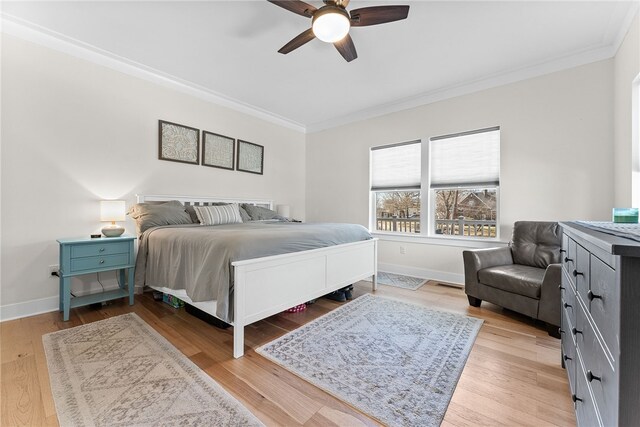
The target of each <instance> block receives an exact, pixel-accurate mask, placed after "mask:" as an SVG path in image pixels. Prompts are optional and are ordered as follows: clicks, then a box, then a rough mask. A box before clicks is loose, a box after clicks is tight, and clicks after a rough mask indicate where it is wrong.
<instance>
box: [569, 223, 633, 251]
mask: <svg viewBox="0 0 640 427" xmlns="http://www.w3.org/2000/svg"><path fill="white" fill-rule="evenodd" d="M560 226H561V227H562V228H563V230H565V232H568V233H569V234H575V235H576V236H578V237H581V238H582V239H584V240H585V241H587V242H589V243H591V244H592V245H594V246H597V247H598V248H600V249H602V250H604V251H606V252H607V253H610V254H612V255H620V256H629V257H640V242H637V241H635V240H631V239H625V238H624V237H618V236H614V235H613V234H607V233H604V232H600V231H597V230H594V229H592V228H588V227H585V226H583V225H580V224H578V223H576V222H561V223H560Z"/></svg>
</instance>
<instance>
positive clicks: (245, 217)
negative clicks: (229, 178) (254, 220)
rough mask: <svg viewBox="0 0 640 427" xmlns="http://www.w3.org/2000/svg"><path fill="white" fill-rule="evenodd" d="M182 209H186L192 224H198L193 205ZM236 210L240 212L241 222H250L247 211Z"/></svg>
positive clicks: (219, 204) (215, 204)
mask: <svg viewBox="0 0 640 427" xmlns="http://www.w3.org/2000/svg"><path fill="white" fill-rule="evenodd" d="M230 204H231V203H223V202H214V203H209V206H224V205H230ZM184 208H185V209H186V211H187V213H188V214H189V216H190V217H191V220H192V221H193V223H194V224H198V223H199V222H200V220H199V219H198V215H196V210H195V208H194V206H193V205H187V206H185V207H184ZM238 210H239V211H240V218H242V222H248V221H251V217H250V216H249V214H248V213H247V211H245V210H244V209H242V206H240V207H239V209H238Z"/></svg>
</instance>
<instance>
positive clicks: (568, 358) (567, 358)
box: [563, 354, 573, 362]
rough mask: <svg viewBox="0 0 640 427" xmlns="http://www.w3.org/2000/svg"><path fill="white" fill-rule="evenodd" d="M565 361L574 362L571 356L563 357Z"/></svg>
mask: <svg viewBox="0 0 640 427" xmlns="http://www.w3.org/2000/svg"><path fill="white" fill-rule="evenodd" d="M563 359H564V361H565V362H566V361H567V360H573V359H572V358H570V357H569V356H567V355H566V354H565V355H564V356H563Z"/></svg>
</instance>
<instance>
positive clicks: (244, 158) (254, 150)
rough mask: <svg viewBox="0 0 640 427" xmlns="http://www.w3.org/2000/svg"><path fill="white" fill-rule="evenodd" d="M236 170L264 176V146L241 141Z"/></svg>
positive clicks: (239, 142)
mask: <svg viewBox="0 0 640 427" xmlns="http://www.w3.org/2000/svg"><path fill="white" fill-rule="evenodd" d="M236 170H239V171H242V172H248V173H255V174H258V175H262V174H263V172H264V146H262V145H258V144H254V143H253V142H249V141H243V140H241V139H239V140H238V155H237V162H236Z"/></svg>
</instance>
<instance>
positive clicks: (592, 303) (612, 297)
mask: <svg viewBox="0 0 640 427" xmlns="http://www.w3.org/2000/svg"><path fill="white" fill-rule="evenodd" d="M590 291H591V293H588V294H587V300H586V302H587V303H588V304H589V305H588V306H589V313H590V314H591V317H592V318H593V322H594V323H595V325H596V327H597V328H598V331H599V332H600V334H601V335H602V338H603V340H604V344H605V346H606V347H607V351H608V352H609V355H610V357H612V358H613V359H614V360H615V359H617V358H618V339H619V337H618V333H617V332H616V331H618V330H619V316H618V315H617V314H618V309H617V307H619V305H620V301H619V299H620V298H619V295H618V287H617V286H616V272H615V271H614V270H613V269H612V268H611V267H609V266H608V265H607V264H605V263H604V262H602V261H601V260H600V259H599V258H598V257H595V256H593V255H591V289H590Z"/></svg>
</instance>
